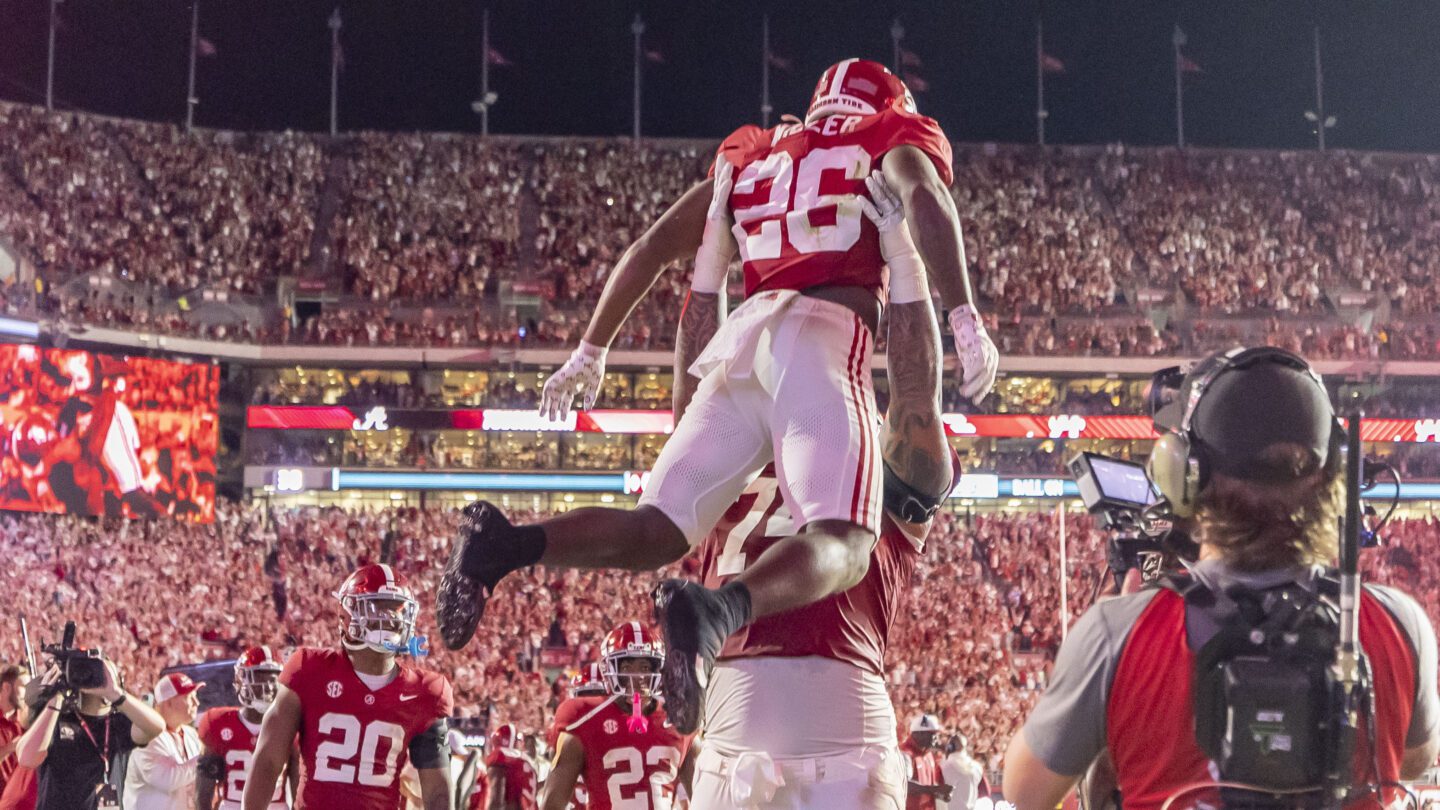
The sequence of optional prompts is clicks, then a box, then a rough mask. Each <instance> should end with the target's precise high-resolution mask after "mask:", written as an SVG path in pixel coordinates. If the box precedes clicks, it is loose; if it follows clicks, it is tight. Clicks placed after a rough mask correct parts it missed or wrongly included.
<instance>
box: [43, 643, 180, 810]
mask: <svg viewBox="0 0 1440 810" xmlns="http://www.w3.org/2000/svg"><path fill="white" fill-rule="evenodd" d="M40 683H41V688H42V693H41V694H42V695H45V696H47V697H46V699H45V701H44V703H43V705H42V707H41V708H40V710H39V713H38V714H37V715H36V717H35V719H34V722H33V723H32V724H31V726H30V729H29V730H28V731H26V732H25V734H24V735H22V736H21V737H20V745H19V748H18V749H17V751H18V755H19V760H20V765H21V766H23V767H26V768H34V769H36V771H37V778H38V780H39V800H38V801H37V802H36V804H35V810H101V808H109V807H119V791H120V786H121V783H122V781H123V779H124V770H123V767H122V766H123V763H124V757H125V755H126V754H128V753H129V752H130V751H131V750H133V749H134V748H135V747H136V746H140V745H145V744H146V743H148V742H150V741H151V740H152V739H154V738H155V737H157V736H159V735H160V734H161V733H163V732H164V731H165V721H164V720H163V719H162V718H161V717H160V715H159V714H157V713H156V712H155V710H154V709H152V708H150V707H149V706H146V705H145V704H144V703H142V702H140V699H139V698H137V697H135V696H134V695H131V694H129V693H128V692H126V691H125V690H124V689H122V688H121V687H120V673H119V671H118V670H117V669H116V667H115V664H114V662H112V661H110V660H108V659H106V660H105V682H104V683H102V684H101V685H100V686H97V687H95V688H93V689H80V690H73V689H68V688H65V687H64V684H63V683H62V678H61V669H60V667H59V665H57V664H51V665H50V668H49V670H47V671H46V673H45V675H44V676H43V677H42V678H41V679H40Z"/></svg>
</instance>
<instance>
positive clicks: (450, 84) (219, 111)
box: [0, 0, 1440, 152]
mask: <svg viewBox="0 0 1440 810" xmlns="http://www.w3.org/2000/svg"><path fill="white" fill-rule="evenodd" d="M201 3H202V5H201V25H200V30H201V34H202V36H204V37H205V38H206V39H208V40H209V41H210V42H212V43H213V44H214V45H215V47H216V49H217V50H218V53H217V54H216V55H214V56H213V57H209V58H203V59H201V60H200V74H199V88H198V95H199V97H200V99H201V104H200V106H199V108H198V111H197V114H196V121H197V123H198V124H200V125H202V126H211V127H222V128H234V129H287V128H288V129H305V130H324V129H326V128H327V127H328V121H329V118H328V116H329V59H330V48H329V31H328V29H327V28H326V19H327V17H328V16H329V14H330V11H331V9H332V8H334V2H333V0H326V1H325V2H315V1H313V0H266V1H265V2H261V1H260V0H201ZM481 5H482V4H481V0H468V2H461V1H460V0H342V1H341V3H340V7H341V11H342V15H343V19H344V29H343V31H342V32H341V36H342V41H343V47H344V53H345V60H346V69H345V71H344V73H343V74H342V78H341V93H340V106H341V118H340V120H341V127H342V129H382V130H446V131H472V132H473V131H478V129H479V119H478V116H476V115H475V114H474V113H473V112H472V111H471V110H470V102H471V101H472V100H473V99H474V98H476V96H477V95H478V87H479V75H480V55H481V54H480V40H481V35H480V8H481ZM47 8H48V2H47V0H0V97H3V98H7V99H13V100H21V101H29V102H39V101H42V100H43V87H44V76H45V20H46V17H47ZM490 8H491V44H492V46H493V47H494V48H495V49H496V50H498V51H499V52H500V53H501V54H503V55H504V57H505V58H506V59H509V60H510V61H512V62H513V63H514V64H513V66H510V67H495V68H493V69H492V71H491V82H492V89H493V90H494V91H495V92H497V93H499V95H500V100H499V102H498V104H497V105H496V107H495V109H494V111H493V114H492V116H491V131H492V132H498V133H536V134H557V135H564V134H583V135H618V134H627V133H628V132H629V131H630V116H631V65H632V61H631V58H632V56H631V54H632V51H631V35H630V21H631V19H632V18H633V17H634V15H635V12H636V11H637V10H638V11H640V12H641V13H642V14H643V15H644V18H645V21H646V24H647V27H648V30H647V34H646V40H645V45H646V48H647V49H650V50H655V51H658V52H659V53H660V54H661V55H663V58H664V60H665V62H664V63H663V64H656V63H651V62H647V63H646V64H645V105H644V128H645V132H646V134H649V135H655V136H697V137H712V138H718V137H720V136H722V135H724V134H725V133H726V132H728V131H730V130H731V129H733V128H734V127H735V126H737V125H739V124H741V123H745V122H750V121H755V120H757V119H758V117H759V105H760V61H761V60H760V15H761V12H762V11H763V10H765V9H767V8H768V9H769V10H770V12H771V21H772V22H771V31H772V41H773V43H774V50H775V53H776V54H777V55H779V56H781V57H783V58H786V59H789V60H790V61H791V63H792V65H793V67H792V70H791V71H789V72H784V71H780V70H774V71H772V96H773V99H774V105H775V107H776V109H777V111H778V112H787V111H788V112H794V113H803V111H804V106H805V104H806V103H807V101H808V98H809V93H810V90H811V89H812V88H813V86H814V83H815V80H816V78H818V76H819V73H820V71H822V70H823V69H824V68H825V66H827V65H828V64H830V63H832V62H834V61H837V60H838V59H841V58H844V57H848V56H866V57H871V58H878V59H881V60H884V61H886V62H888V61H889V56H890V35H889V29H890V21H891V19H892V18H893V17H895V16H896V15H898V16H899V17H900V19H901V21H902V22H903V24H904V26H905V28H906V29H907V35H906V38H905V43H904V44H905V47H906V48H907V49H908V50H910V51H913V52H914V53H915V54H916V55H917V56H918V57H919V58H920V59H921V60H922V61H923V67H922V68H920V69H919V70H918V71H916V72H918V73H919V74H920V75H921V76H922V77H923V78H924V79H925V81H926V82H928V83H929V87H930V89H929V90H928V92H921V93H917V94H916V97H917V100H918V101H919V104H920V108H921V110H922V111H923V112H925V113H927V114H929V115H932V116H934V117H936V118H938V119H939V120H940V122H941V124H942V125H943V126H944V127H945V130H946V131H947V133H948V134H949V135H950V137H951V138H952V139H954V140H957V141H986V140H995V141H1019V142H1028V141H1033V139H1034V136H1035V118H1034V109H1035V73H1034V70H1035V62H1034V42H1035V39H1034V37H1035V15H1036V11H1037V4H1036V0H930V1H922V0H914V2H901V1H896V2H887V1H886V0H871V2H862V1H860V0H829V2H812V1H811V0H794V1H792V2H762V0H735V1H734V2H684V1H683V0H568V1H566V2H562V1H561V0H530V1H529V2H520V1H519V0H492V2H491V3H490ZM1044 14H1045V19H1046V49H1047V51H1048V52H1049V53H1050V54H1051V55H1053V56H1055V57H1056V58H1058V59H1060V60H1061V61H1062V62H1064V64H1065V68H1066V71H1065V73H1064V75H1059V76H1052V77H1051V78H1050V80H1049V81H1048V83H1047V91H1046V92H1047V102H1048V105H1047V106H1048V107H1049V109H1050V121H1049V124H1048V126H1047V135H1048V140H1049V141H1050V142H1051V143H1109V142H1116V141H1123V142H1126V143H1132V144H1166V143H1173V142H1174V138H1175V124H1174V122H1175V114H1174V106H1173V105H1174V74H1173V70H1172V60H1171V46H1170V36H1171V31H1172V28H1173V26H1174V25H1175V24H1176V23H1177V22H1178V23H1179V24H1180V25H1181V27H1182V28H1183V29H1184V30H1185V32H1186V34H1188V36H1189V45H1188V46H1187V48H1186V49H1185V50H1186V54H1187V56H1188V57H1189V58H1190V59H1191V60H1193V61H1194V62H1196V63H1197V64H1199V65H1200V67H1201V68H1202V69H1203V72H1202V73H1200V74H1190V75H1188V77H1187V83H1186V88H1187V89H1186V95H1185V106H1186V112H1187V116H1186V130H1187V132H1186V134H1187V139H1188V140H1189V141H1190V142H1191V143H1192V144H1196V145H1207V146H1232V147H1240V146H1254V147H1272V148H1276V147H1278V148H1284V147H1307V146H1310V145H1313V143H1314V139H1313V136H1312V134H1311V130H1310V125H1309V124H1308V123H1307V122H1306V121H1304V119H1303V118H1302V113H1303V112H1304V111H1305V110H1306V109H1308V108H1310V107H1311V106H1312V105H1313V101H1314V83H1313V80H1314V73H1313V60H1312V51H1311V26H1312V23H1313V21H1314V20H1316V19H1317V18H1318V20H1319V22H1320V25H1321V29H1322V36H1323V38H1324V56H1325V88H1326V108H1327V112H1328V113H1330V114H1333V115H1335V116H1337V117H1338V118H1339V126H1338V127H1337V128H1335V129H1334V130H1331V133H1330V136H1329V141H1330V144H1331V145H1332V146H1338V147H1349V148H1363V149H1386V150H1403V151H1432V152H1440V2H1435V1H1434V0H1424V1H1423V2H1422V1H1420V0H1415V1H1413V2H1411V1H1409V0H1393V1H1392V0H1325V1H1324V2H1316V0H1304V1H1301V0H1294V1H1291V0H1284V1H1281V0H1275V1H1273V2H1271V1H1268V0H1248V1H1247V2H1239V1H1238V0H1214V1H1213V2H1178V1H1177V0H1135V1H1134V2H1118V1H1114V0H1112V1H1111V2H1098V1H1097V0H1049V2H1047V3H1046V7H1045V9H1044ZM61 16H62V19H63V21H64V23H63V27H62V29H61V32H60V35H59V56H58V66H57V81H56V95H57V97H58V102H57V103H58V104H59V106H62V107H65V108H71V109H82V110H89V111H94V112H100V113H106V114H113V115H122V116H131V117H138V118H147V119H156V120H169V121H176V122H179V121H182V120H183V117H184V105H183V99H184V93H185V77H186V54H187V48H188V36H189V24H190V14H189V3H188V2H187V0H65V2H64V3H63V4H62V5H61Z"/></svg>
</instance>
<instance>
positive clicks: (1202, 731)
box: [1004, 348, 1440, 810]
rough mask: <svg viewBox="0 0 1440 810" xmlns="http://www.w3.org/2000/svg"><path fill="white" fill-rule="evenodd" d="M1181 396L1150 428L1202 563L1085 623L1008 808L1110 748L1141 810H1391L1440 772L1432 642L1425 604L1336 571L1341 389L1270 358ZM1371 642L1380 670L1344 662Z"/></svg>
mask: <svg viewBox="0 0 1440 810" xmlns="http://www.w3.org/2000/svg"><path fill="white" fill-rule="evenodd" d="M1162 374H1163V373H1162ZM1164 384H1168V385H1169V386H1172V390H1174V391H1175V393H1176V394H1177V395H1176V396H1175V397H1174V398H1173V400H1172V401H1170V402H1169V403H1168V404H1166V405H1165V406H1164V407H1162V408H1159V409H1155V410H1153V411H1152V412H1153V414H1154V419H1155V423H1156V429H1157V430H1158V431H1159V432H1160V433H1161V438H1160V440H1159V441H1157V442H1156V445H1155V448H1154V450H1153V451H1152V454H1151V457H1150V460H1149V465H1148V469H1149V472H1150V476H1151V478H1153V479H1154V482H1155V486H1156V488H1157V489H1158V490H1159V491H1160V494H1161V496H1162V498H1163V500H1162V501H1161V502H1160V503H1158V504H1156V505H1155V506H1153V507H1151V509H1152V510H1153V511H1155V512H1158V513H1162V516H1163V517H1164V518H1166V519H1170V520H1173V521H1174V523H1175V528H1176V529H1177V530H1181V531H1184V532H1185V533H1187V534H1189V535H1190V537H1191V538H1192V539H1193V540H1194V541H1196V542H1197V543H1198V544H1199V559H1198V561H1196V562H1194V563H1190V564H1187V565H1186V568H1187V569H1188V571H1187V573H1186V574H1185V575H1176V576H1166V577H1163V578H1162V579H1161V583H1160V584H1161V587H1152V588H1148V589H1145V590H1142V591H1140V592H1138V593H1133V594H1128V595H1122V596H1118V597H1115V598H1112V599H1108V600H1104V601H1102V602H1099V603H1097V604H1096V605H1094V606H1093V607H1091V608H1090V609H1089V610H1088V611H1086V613H1085V614H1084V615H1083V616H1081V618H1080V619H1079V620H1078V621H1077V622H1076V623H1075V625H1074V627H1073V628H1071V630H1070V632H1069V635H1068V636H1067V637H1066V639H1065V642H1064V643H1063V644H1062V646H1061V648H1060V652H1059V655H1058V657H1057V659H1056V661H1055V668H1054V673H1053V676H1052V678H1051V682H1050V687H1049V689H1048V690H1047V691H1046V692H1045V694H1044V696H1043V697H1042V698H1041V699H1040V702H1039V704H1038V705H1037V706H1036V707H1035V709H1034V711H1033V712H1031V714H1030V716H1029V718H1028V719H1027V720H1026V722H1025V725H1024V727H1023V728H1022V729H1021V731H1020V732H1019V733H1017V734H1016V735H1015V737H1014V738H1013V739H1012V740H1011V742H1010V747H1009V750H1008V751H1007V753H1006V757H1005V778H1004V795H1005V799H1006V800H1007V801H1010V802H1013V803H1014V804H1015V806H1016V808H1017V810H1051V808H1054V807H1055V806H1056V805H1057V804H1058V803H1059V802H1060V801H1061V800H1062V799H1063V798H1064V797H1065V795H1066V794H1067V793H1068V792H1069V791H1070V789H1071V788H1072V787H1074V785H1075V783H1076V781H1077V780H1078V779H1079V777H1080V775H1081V774H1082V772H1083V771H1084V770H1085V769H1086V767H1087V766H1089V765H1090V763H1091V762H1092V761H1093V760H1095V758H1096V757H1097V756H1098V755H1099V754H1100V753H1101V752H1102V751H1104V750H1106V749H1107V748H1108V751H1109V754H1110V756H1111V758H1112V760H1113V764H1114V773H1115V779H1116V783H1117V785H1118V789H1119V793H1120V794H1121V797H1122V801H1123V806H1124V807H1125V808H1126V810H1136V809H1137V808H1138V809H1139V810H1158V809H1159V808H1161V807H1162V806H1165V805H1167V802H1169V803H1173V806H1176V807H1182V808H1183V807H1191V806H1195V805H1196V804H1198V803H1204V804H1206V805H1209V806H1222V807H1240V806H1246V807H1261V808H1290V807H1307V808H1309V807H1316V808H1318V807H1339V806H1341V805H1342V804H1344V805H1345V806H1352V807H1353V806H1359V805H1358V804H1357V803H1361V800H1365V801H1364V802H1363V803H1364V804H1367V805H1368V806H1371V807H1378V806H1380V805H1381V804H1385V803H1386V802H1387V800H1389V799H1393V798H1395V797H1396V796H1397V795H1398V793H1397V790H1398V787H1397V785H1396V783H1398V782H1399V780H1401V779H1415V778H1417V777H1419V776H1420V775H1421V774H1422V773H1423V772H1424V771H1425V770H1426V769H1427V768H1428V767H1429V766H1430V765H1431V763H1433V762H1434V761H1435V757H1436V754H1437V752H1440V697H1437V695H1436V666H1437V664H1436V640H1435V633H1434V630H1433V629H1432V628H1431V626H1430V622H1429V621H1428V619H1427V618H1426V616H1425V613H1424V612H1423V610H1422V609H1421V608H1420V606H1419V605H1418V604H1417V603H1416V602H1415V600H1413V599H1412V598H1410V597H1409V596H1406V595H1404V594H1402V593H1400V592H1398V591H1396V590H1393V589H1391V588H1385V587H1378V586H1373V585H1367V586H1364V587H1363V588H1358V589H1356V588H1354V587H1353V584H1354V583H1353V580H1351V581H1349V582H1348V583H1347V581H1346V580H1345V577H1344V576H1342V577H1341V578H1340V582H1341V585H1337V584H1336V583H1337V578H1336V576H1335V569H1332V568H1326V567H1325V566H1329V565H1331V564H1333V561H1334V560H1336V558H1337V552H1338V549H1339V540H1340V528H1339V527H1340V525H1341V517H1342V512H1345V511H1354V512H1355V513H1357V514H1358V512H1359V510H1358V508H1356V507H1355V506H1354V505H1353V504H1352V505H1350V506H1349V509H1348V510H1347V508H1346V506H1347V505H1346V502H1345V497H1346V469H1345V468H1346V466H1347V464H1346V459H1347V454H1346V452H1345V444H1346V439H1347V437H1346V434H1345V431H1344V427H1343V426H1342V424H1341V423H1340V421H1339V420H1338V419H1337V418H1336V416H1335V414H1334V412H1333V410H1332V407H1331V404H1330V399H1329V395H1328V393H1327V392H1326V390H1325V387H1324V385H1323V384H1322V383H1321V381H1320V378H1319V377H1318V376H1317V375H1315V374H1314V372H1313V371H1311V370H1310V368H1309V366H1308V365H1307V364H1306V363H1305V361H1304V360H1303V359H1301V358H1300V357H1298V356H1296V355H1293V354H1291V353H1289V352H1286V351H1283V350H1279V349H1271V348H1260V349H1250V350H1232V351H1229V352H1224V353H1219V354H1216V355H1212V356H1210V357H1208V358H1206V359H1205V360H1202V361H1201V362H1200V363H1198V364H1197V365H1195V366H1194V367H1193V368H1192V369H1190V370H1189V372H1188V373H1186V374H1184V375H1183V377H1182V376H1180V375H1179V374H1178V372H1170V376H1168V377H1165V378H1164V379H1162V375H1157V377H1156V386H1157V388H1159V386H1161V385H1164ZM1152 401H1153V400H1152ZM1355 446H1356V447H1357V448H1358V443H1356V445H1355ZM1349 463H1350V464H1351V465H1354V467H1353V468H1352V470H1351V473H1350V475H1351V477H1353V478H1356V479H1358V478H1359V474H1358V472H1357V470H1358V460H1357V459H1350V460H1349ZM1354 503H1358V500H1357V501H1355V502H1354ZM1351 545H1353V543H1352V544H1351ZM1347 559H1348V558H1347ZM1349 570H1350V571H1352V572H1353V568H1350V569H1349ZM1345 584H1349V585H1351V586H1352V587H1351V589H1350V590H1348V591H1347V590H1343V589H1342V586H1343V585H1345ZM1357 590H1358V593H1359V596H1358V599H1357V598H1355V596H1354V594H1355V592H1356V591H1357ZM1356 602H1358V605H1357V604H1356ZM1355 630H1358V637H1359V651H1363V653H1361V654H1359V655H1358V656H1356V658H1355V659H1346V658H1345V656H1344V655H1343V651H1344V650H1345V645H1344V644H1342V643H1340V641H1341V640H1343V639H1345V638H1346V637H1347V631H1352V632H1350V633H1349V637H1350V638H1352V639H1353V638H1354V632H1353V631H1355ZM1359 651H1357V652H1359ZM1356 659H1358V660H1356ZM1347 660H1348V662H1349V663H1352V664H1356V666H1353V667H1351V668H1350V669H1346V667H1345V664H1346V663H1347ZM1357 671H1358V673H1359V675H1358V677H1354V675H1355V673H1356V672H1357ZM1356 683H1359V686H1358V687H1355V688H1350V687H1352V686H1353V685H1354V684H1356ZM1347 689H1349V691H1346V690H1347ZM1337 695H1340V696H1343V698H1337ZM1357 695H1358V696H1360V697H1359V698H1358V699H1356V700H1353V701H1350V702H1346V700H1345V699H1344V698H1354V697H1355V696H1357ZM1355 706H1358V707H1359V708H1358V709H1356V708H1354V707H1355ZM1217 799H1218V801H1217Z"/></svg>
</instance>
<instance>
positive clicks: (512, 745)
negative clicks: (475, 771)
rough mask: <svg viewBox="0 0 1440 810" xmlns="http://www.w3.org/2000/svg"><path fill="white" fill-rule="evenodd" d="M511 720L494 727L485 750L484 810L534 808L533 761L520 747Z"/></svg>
mask: <svg viewBox="0 0 1440 810" xmlns="http://www.w3.org/2000/svg"><path fill="white" fill-rule="evenodd" d="M520 745H521V740H520V729H519V728H518V727H517V726H516V725H515V724H514V723H506V724H505V725H503V726H501V727H499V728H497V729H495V731H494V733H492V734H491V735H490V750H489V751H487V752H486V753H485V781H486V783H487V785H488V788H487V789H488V790H489V792H490V799H489V802H488V805H487V807H486V810H535V791H536V789H537V784H538V783H537V780H536V776H535V764H534V763H533V762H531V761H530V758H529V757H528V756H526V755H525V752H524V751H522V750H521V749H520Z"/></svg>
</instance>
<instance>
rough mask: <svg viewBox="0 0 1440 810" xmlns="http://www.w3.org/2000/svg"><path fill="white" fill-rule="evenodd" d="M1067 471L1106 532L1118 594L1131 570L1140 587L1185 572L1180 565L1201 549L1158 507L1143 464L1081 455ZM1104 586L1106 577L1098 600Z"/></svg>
mask: <svg viewBox="0 0 1440 810" xmlns="http://www.w3.org/2000/svg"><path fill="white" fill-rule="evenodd" d="M1066 467H1067V468H1069V470H1070V474H1071V475H1073V476H1074V477H1075V484H1076V486H1077V487H1079V489H1080V500H1081V501H1083V502H1084V503H1085V508H1086V509H1087V510H1088V511H1089V512H1090V514H1091V515H1094V516H1095V517H1096V519H1098V520H1099V521H1100V525H1101V526H1103V527H1105V530H1106V533H1107V537H1106V546H1105V561H1106V565H1107V568H1108V569H1109V572H1110V574H1111V575H1113V576H1114V578H1115V590H1116V591H1119V590H1120V587H1121V585H1122V583H1123V582H1124V580H1125V576H1126V574H1128V573H1129V572H1130V571H1132V570H1137V569H1138V570H1139V572H1140V580H1141V582H1143V583H1146V584H1149V583H1154V582H1156V581H1157V580H1159V578H1160V577H1161V576H1162V575H1164V574H1167V573H1175V572H1177V571H1180V570H1182V569H1181V563H1182V561H1185V560H1189V561H1193V560H1194V559H1195V555H1196V553H1197V551H1198V549H1197V548H1196V547H1195V544H1194V543H1193V542H1192V541H1191V540H1190V538H1189V537H1188V536H1186V535H1185V534H1184V533H1183V532H1180V531H1177V530H1176V529H1175V525H1174V521H1173V520H1171V519H1170V517H1169V515H1167V514H1166V513H1165V510H1164V508H1163V504H1160V503H1158V502H1157V499H1156V493H1155V486H1154V484H1152V483H1151V481H1150V476H1149V475H1148V474H1147V473H1146V472H1145V466H1144V465H1143V464H1137V463H1135V462H1133V461H1122V460H1120V459H1117V458H1110V457H1108V456H1102V455H1100V454H1098V453H1080V454H1079V455H1077V456H1075V457H1074V458H1072V459H1070V461H1069V463H1068V464H1066ZM1103 584H1104V577H1103V574H1102V576H1101V577H1100V578H1099V579H1098V580H1097V581H1096V583H1095V591H1096V594H1097V595H1098V593H1099V591H1100V588H1101V586H1102V585H1103ZM1092 601H1093V597H1092Z"/></svg>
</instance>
